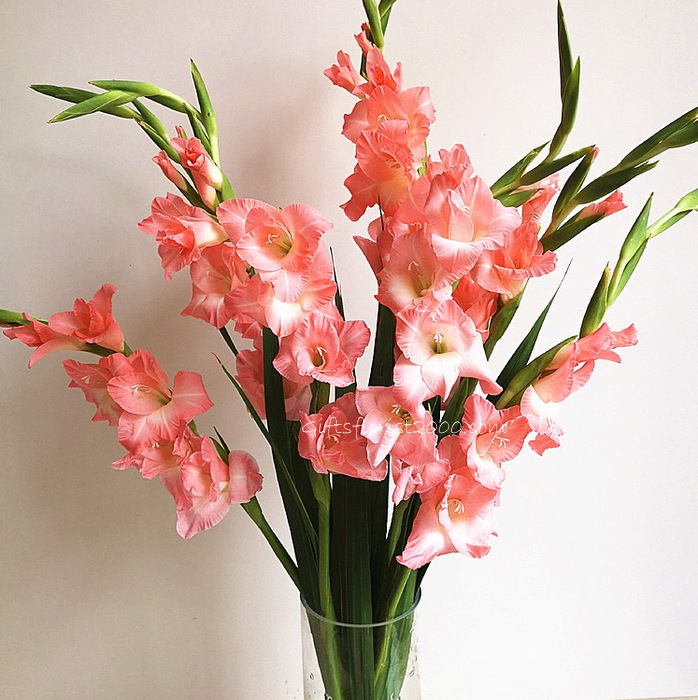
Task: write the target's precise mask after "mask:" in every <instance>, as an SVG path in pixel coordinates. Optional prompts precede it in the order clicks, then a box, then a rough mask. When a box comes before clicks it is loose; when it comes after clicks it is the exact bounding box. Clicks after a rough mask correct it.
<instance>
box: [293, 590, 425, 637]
mask: <svg viewBox="0 0 698 700" xmlns="http://www.w3.org/2000/svg"><path fill="white" fill-rule="evenodd" d="M421 599H422V589H421V588H420V589H419V590H418V591H417V595H416V596H415V599H414V603H412V605H411V606H410V607H409V609H408V610H405V612H404V613H402V614H401V615H398V616H397V617H393V618H392V619H390V620H383V621H381V622H340V621H338V620H331V619H330V618H329V617H325V616H324V615H320V613H317V612H315V610H313V609H312V608H311V607H310V606H309V605H308V603H307V601H306V600H305V598H303V596H301V599H300V600H301V605H302V606H303V607H304V608H305V611H306V612H307V613H308V614H309V615H312V616H313V617H314V618H315V619H316V620H320V622H324V623H327V624H329V625H335V626H336V627H349V628H353V629H369V628H373V627H386V626H387V625H392V624H395V623H396V622H399V621H400V620H404V619H405V618H406V617H409V616H410V615H412V614H413V613H414V611H415V610H416V608H417V606H418V605H419V601H420V600H421Z"/></svg>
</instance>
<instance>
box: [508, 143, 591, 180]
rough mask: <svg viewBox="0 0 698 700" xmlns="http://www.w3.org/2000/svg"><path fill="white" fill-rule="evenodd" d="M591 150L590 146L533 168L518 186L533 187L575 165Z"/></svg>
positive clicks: (522, 177)
mask: <svg viewBox="0 0 698 700" xmlns="http://www.w3.org/2000/svg"><path fill="white" fill-rule="evenodd" d="M589 148H590V147H589V146H587V147H585V148H580V149H579V150H577V151H573V152H572V153H568V154H567V155H564V156H560V157H559V158H556V159H555V160H549V161H548V160H546V161H544V162H543V163H541V164H540V165H537V166H536V167H535V168H533V170H529V171H528V172H527V173H526V174H525V175H522V176H521V177H520V178H519V181H518V182H517V186H519V187H520V186H522V185H533V184H535V183H536V182H539V181H540V180H543V179H544V178H546V177H548V176H549V175H552V174H553V173H556V172H558V171H559V170H562V169H563V168H566V167H567V166H568V165H572V163H575V162H576V161H578V160H579V159H580V158H583V157H584V156H585V155H586V154H587V153H588V152H589Z"/></svg>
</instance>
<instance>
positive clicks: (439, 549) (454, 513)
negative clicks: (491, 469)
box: [397, 435, 499, 569]
mask: <svg viewBox="0 0 698 700" xmlns="http://www.w3.org/2000/svg"><path fill="white" fill-rule="evenodd" d="M454 440H455V441H456V443H457V440H458V438H457V437H456V436H455V435H453V436H449V437H446V438H444V439H443V440H442V442H441V444H442V445H443V444H444V443H447V445H448V442H452V441H454ZM498 496H499V491H498V490H494V489H488V488H486V487H484V486H483V485H482V484H481V483H480V482H479V481H477V480H476V479H475V477H474V475H473V472H472V471H471V470H470V469H468V468H465V469H459V470H457V471H455V472H453V473H452V474H451V475H450V476H448V477H447V479H446V480H445V481H444V482H443V483H442V484H441V485H440V486H437V487H436V488H435V489H433V490H432V491H431V492H429V494H428V497H427V498H426V499H425V500H424V501H423V502H422V505H421V506H420V508H419V511H418V512H417V517H416V518H415V521H414V524H413V525H412V532H411V533H410V536H409V538H408V540H407V544H406V545H405V549H404V551H403V552H402V554H401V555H400V556H398V557H397V560H398V562H399V563H400V564H402V565H403V566H406V567H408V568H410V569H419V568H420V567H421V566H424V564H428V563H429V562H430V561H432V560H433V559H435V558H436V557H437V556H439V555H441V554H450V553H452V552H460V553H461V554H465V555H468V556H471V557H482V556H484V555H485V554H487V553H488V552H489V551H490V544H489V539H490V537H491V536H492V535H496V534H497V533H496V532H495V530H494V523H493V516H494V506H495V505H496V503H497V499H498Z"/></svg>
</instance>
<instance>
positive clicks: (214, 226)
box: [138, 194, 227, 279]
mask: <svg viewBox="0 0 698 700" xmlns="http://www.w3.org/2000/svg"><path fill="white" fill-rule="evenodd" d="M138 228H140V230H141V231H143V233H147V234H149V235H151V236H155V240H156V241H157V242H158V243H159V246H158V254H159V255H160V257H161V258H162V268H163V270H164V271H165V277H166V278H167V279H171V278H172V274H173V273H175V272H177V271H178V270H181V269H182V268H183V267H186V266H187V265H189V264H191V263H192V262H194V261H195V260H198V259H199V258H200V257H201V251H202V250H203V249H204V248H207V247H209V246H214V245H218V244H219V243H222V242H223V241H225V240H226V239H227V236H226V234H225V231H224V230H223V228H222V227H221V226H220V225H219V224H218V223H217V222H216V221H214V220H213V219H212V218H211V217H210V216H209V215H208V214H207V213H206V212H205V211H204V210H203V209H198V208H197V207H193V206H191V205H190V204H187V203H186V202H185V201H184V200H183V199H182V198H181V197H178V196H177V195H174V194H168V195H167V197H156V198H155V199H154V200H153V203H152V204H151V215H150V216H149V217H148V218H147V219H143V221H141V222H140V223H139V224H138Z"/></svg>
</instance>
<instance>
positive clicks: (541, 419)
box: [521, 323, 637, 454]
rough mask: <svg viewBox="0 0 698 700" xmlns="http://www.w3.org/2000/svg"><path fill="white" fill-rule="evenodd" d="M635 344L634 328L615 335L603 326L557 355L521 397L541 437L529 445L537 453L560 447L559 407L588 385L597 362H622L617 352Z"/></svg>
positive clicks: (532, 427) (525, 411)
mask: <svg viewBox="0 0 698 700" xmlns="http://www.w3.org/2000/svg"><path fill="white" fill-rule="evenodd" d="M636 343H637V332H636V331H635V327H634V326H632V325H631V326H628V328H626V329H624V330H622V331H619V332H617V333H614V332H612V331H611V330H610V328H609V327H608V325H607V324H605V323H604V324H602V325H601V326H599V328H597V329H596V330H595V331H594V332H593V333H591V334H589V335H588V336H586V337H584V338H581V339H580V340H578V341H577V342H575V343H572V344H571V345H567V346H565V347H564V348H562V349H561V350H560V352H558V354H557V355H556V356H555V359H554V360H553V361H552V362H551V363H550V365H549V368H548V370H549V371H548V372H547V373H545V374H543V375H542V376H541V377H540V379H538V380H537V381H535V382H534V383H533V384H532V385H531V386H530V387H528V388H527V389H526V391H524V393H523V396H522V397H521V413H523V415H524V416H526V418H527V419H528V422H529V424H530V426H531V429H532V430H534V431H535V432H536V433H538V436H537V437H536V439H535V440H533V441H532V442H530V443H529V444H530V446H531V447H532V448H533V450H534V451H535V452H537V453H538V454H542V453H543V451H544V450H546V449H548V448H550V447H558V446H559V445H560V438H561V436H562V435H563V430H562V428H561V426H560V407H559V404H560V403H561V402H562V401H564V399H566V398H567V397H568V396H569V395H570V394H571V393H573V392H574V391H577V390H578V389H581V388H582V387H583V386H584V385H585V384H586V383H587V381H589V378H590V377H591V373H592V372H593V370H594V364H595V362H596V360H610V361H612V362H620V356H619V355H618V353H616V352H614V349H615V348H618V347H627V346H630V345H635V344H636ZM550 370H552V371H550Z"/></svg>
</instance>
